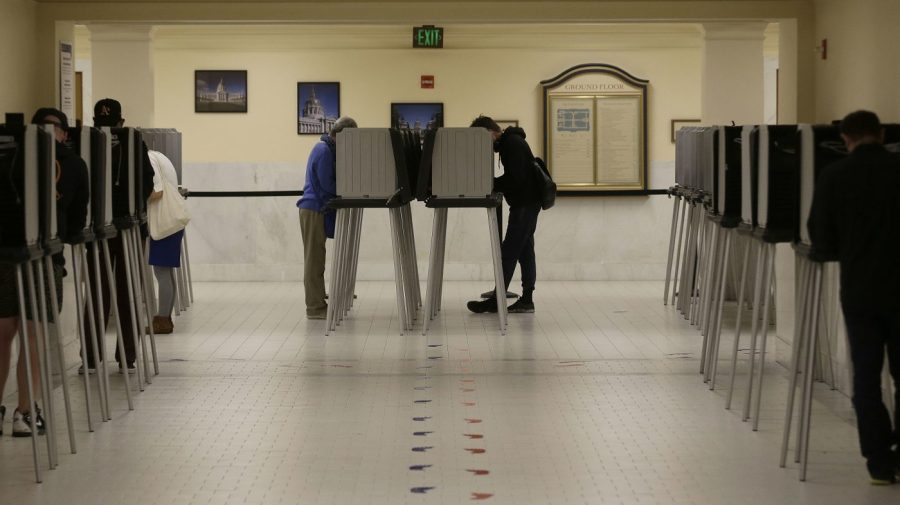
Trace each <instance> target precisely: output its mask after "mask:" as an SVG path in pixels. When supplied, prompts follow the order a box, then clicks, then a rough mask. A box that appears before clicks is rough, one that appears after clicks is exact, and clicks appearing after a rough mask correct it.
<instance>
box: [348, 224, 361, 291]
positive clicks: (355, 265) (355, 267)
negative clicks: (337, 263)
mask: <svg viewBox="0 0 900 505" xmlns="http://www.w3.org/2000/svg"><path fill="white" fill-rule="evenodd" d="M356 216H357V217H356V221H355V222H356V227H355V229H354V235H353V243H354V244H356V246H355V247H354V248H353V251H352V255H353V262H352V263H351V273H350V306H351V307H352V306H353V305H354V301H355V299H356V298H355V296H356V276H357V274H358V273H359V243H360V240H361V239H362V224H363V209H356Z"/></svg>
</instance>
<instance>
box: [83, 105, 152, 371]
mask: <svg viewBox="0 0 900 505" xmlns="http://www.w3.org/2000/svg"><path fill="white" fill-rule="evenodd" d="M94 126H96V127H97V128H100V127H104V126H108V127H110V128H122V127H123V126H125V118H124V117H123V116H122V104H121V103H119V102H118V101H117V100H114V99H112V98H104V99H102V100H100V101H98V102H97V103H96V104H95V105H94ZM141 149H142V151H143V158H144V159H143V163H141V165H143V172H142V173H141V175H140V176H141V178H142V179H143V181H142V182H143V189H144V193H143V195H141V196H142V198H143V199H144V201H145V202H146V201H147V199H148V198H149V197H150V193H152V192H153V166H152V165H151V164H150V157H149V155H148V152H149V151H148V149H147V145H146V144H144V143H141ZM116 170H117V169H116V168H113V173H114V177H115V173H116V172H115V171H116ZM114 191H115V190H114ZM120 212H123V211H122V210H121V209H116V208H114V209H113V214H118V213H120ZM146 237H147V232H146V228H145V227H142V229H141V238H142V239H144V238H146ZM107 242H108V243H109V256H110V257H109V261H110V264H111V265H112V267H113V274H114V275H115V278H116V279H115V286H116V302H117V314H118V317H119V322H120V323H121V326H122V341H123V343H124V345H125V360H126V363H121V362H120V363H119V372H123V371H124V370H125V369H126V368H127V369H128V373H134V371H135V366H134V361H135V359H136V352H135V349H134V340H135V339H134V336H133V335H132V333H133V328H132V322H131V310H130V309H129V307H128V305H129V298H128V277H127V269H126V267H125V251H124V250H123V249H122V241H121V240H119V239H114V240H109V241H107ZM93 247H94V244H87V249H88V251H87V252H88V254H89V256H88V257H91V256H90V255H92V254H93ZM100 256H101V257H102V256H103V250H102V248H101V250H100ZM93 274H94V271H93V269H88V275H89V276H90V281H91V283H92V285H95V284H93V283H94V282H97V279H95V278H94V275H93ZM99 282H100V287H101V291H102V295H103V307H102V309H103V321H102V322H101V328H100V331H101V332H103V331H105V329H106V327H107V325H108V324H109V316H110V312H111V305H110V294H109V283H108V281H107V279H106V269H105V268H102V267H101V268H100V280H99ZM85 311H87V308H85ZM88 322H89V321H87V320H86V321H85V323H84V324H85V326H84V331H85V335H87V334H89V333H88V332H89V328H88ZM138 331H141V328H139V329H138ZM101 334H102V333H101ZM92 345H93V343H92V341H91V339H87V340H86V346H87V349H86V351H87V356H88V367H89V368H91V369H93V368H94V366H95V363H93V362H92V361H93V356H94V354H93V347H92ZM116 359H117V360H119V361H121V359H120V356H119V349H118V346H117V348H116Z"/></svg>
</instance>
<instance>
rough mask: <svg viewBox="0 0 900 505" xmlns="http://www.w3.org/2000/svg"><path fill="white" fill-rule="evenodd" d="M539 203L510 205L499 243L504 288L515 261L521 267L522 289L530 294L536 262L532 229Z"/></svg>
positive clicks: (510, 275)
mask: <svg viewBox="0 0 900 505" xmlns="http://www.w3.org/2000/svg"><path fill="white" fill-rule="evenodd" d="M540 212H541V206H540V205H534V206H530V207H510V209H509V223H508V224H507V226H506V238H504V239H503V244H502V245H501V248H500V249H501V253H502V257H503V282H504V283H505V284H506V289H507V290H508V289H509V283H510V282H511V281H512V277H513V273H514V272H515V271H516V263H518V264H519V265H521V267H522V291H523V296H524V295H530V294H531V292H532V291H534V283H535V280H536V279H537V263H536V261H535V257H534V231H535V229H537V220H538V214H540Z"/></svg>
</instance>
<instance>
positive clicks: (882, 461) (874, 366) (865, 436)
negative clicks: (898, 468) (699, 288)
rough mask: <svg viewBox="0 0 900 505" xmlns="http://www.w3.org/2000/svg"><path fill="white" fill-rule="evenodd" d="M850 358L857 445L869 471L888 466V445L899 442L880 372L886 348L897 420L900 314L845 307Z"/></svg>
mask: <svg viewBox="0 0 900 505" xmlns="http://www.w3.org/2000/svg"><path fill="white" fill-rule="evenodd" d="M844 317H845V319H846V321H847V334H848V339H849V342H850V357H851V359H852V360H853V407H854V408H855V409H856V420H857V427H858V429H859V445H860V448H861V449H862V454H863V456H864V457H865V458H866V460H867V461H868V466H869V471H879V470H880V471H884V470H885V469H889V468H891V467H890V466H888V465H890V464H891V463H890V461H891V452H890V451H891V445H892V444H895V443H898V441H900V439H898V429H897V428H896V427H894V428H892V427H891V418H890V416H889V415H888V410H887V408H886V407H885V405H884V402H883V401H882V392H881V373H882V370H883V367H884V355H885V350H887V355H888V362H889V366H890V370H891V376H892V377H893V378H894V385H895V387H896V388H897V390H898V391H897V394H896V396H895V397H894V405H895V408H896V417H895V419H897V420H898V421H897V422H898V423H900V313H898V312H897V311H890V310H882V311H865V312H859V311H848V310H847V309H846V307H845V308H844Z"/></svg>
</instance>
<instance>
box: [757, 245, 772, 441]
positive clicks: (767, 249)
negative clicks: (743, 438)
mask: <svg viewBox="0 0 900 505" xmlns="http://www.w3.org/2000/svg"><path fill="white" fill-rule="evenodd" d="M763 251H764V253H765V256H766V259H765V266H764V267H763V271H764V276H765V281H763V282H764V284H763V285H764V286H765V296H766V299H765V302H764V304H763V320H762V340H761V342H760V346H759V374H758V375H757V376H756V401H755V411H754V416H753V431H758V430H759V416H760V407H761V405H762V388H763V378H764V377H765V371H766V342H767V341H768V340H769V338H768V337H769V310H770V308H771V307H770V306H769V302H770V301H771V300H772V297H771V296H769V292H770V291H771V290H772V271H773V270H775V244H765V246H764V249H763Z"/></svg>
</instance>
